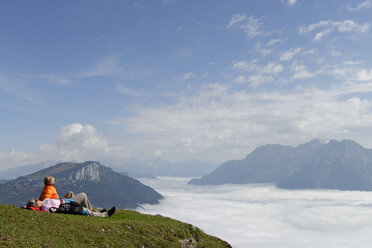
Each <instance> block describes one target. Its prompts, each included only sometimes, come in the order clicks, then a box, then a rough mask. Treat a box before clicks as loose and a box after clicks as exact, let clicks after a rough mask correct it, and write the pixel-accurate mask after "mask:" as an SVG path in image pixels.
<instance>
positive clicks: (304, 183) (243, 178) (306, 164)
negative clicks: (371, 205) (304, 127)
mask: <svg viewBox="0 0 372 248" xmlns="http://www.w3.org/2000/svg"><path fill="white" fill-rule="evenodd" d="M226 183H233V184H245V183H274V184H276V185H277V186H278V187H282V188H288V189H313V188H327V189H340V190H372V150H371V149H366V148H364V147H362V146H361V145H359V144H357V143H356V142H354V141H351V140H343V141H341V142H338V141H336V140H331V141H329V142H328V143H323V142H321V141H319V140H312V141H310V142H308V143H305V144H302V145H299V146H297V147H291V146H282V145H265V146H261V147H258V148H257V149H255V150H254V151H253V152H252V153H250V154H249V155H248V156H247V157H246V158H245V159H243V160H233V161H228V162H226V163H224V164H222V165H221V166H220V167H219V168H217V169H216V170H215V171H214V172H213V173H211V174H209V175H207V176H203V177H201V178H199V179H193V180H191V181H190V182H189V184H197V185H205V184H226Z"/></svg>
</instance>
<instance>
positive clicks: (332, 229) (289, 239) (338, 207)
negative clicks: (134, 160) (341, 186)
mask: <svg viewBox="0 0 372 248" xmlns="http://www.w3.org/2000/svg"><path fill="white" fill-rule="evenodd" d="M141 181H142V182H143V183H145V184H147V185H150V186H151V187H154V188H155V189H156V190H157V191H159V192H160V193H161V194H162V195H163V196H165V199H164V200H162V201H161V204H160V205H145V206H143V207H144V208H138V209H137V210H138V211H139V212H142V213H145V214H153V215H156V214H161V215H164V216H167V217H170V218H175V219H178V220H180V221H183V222H186V223H191V224H193V225H195V226H197V227H199V228H201V229H202V230H203V231H205V232H206V233H208V234H211V235H214V236H217V237H219V238H221V239H223V240H225V241H227V242H228V243H230V244H231V245H232V246H233V247H236V248H246V247H265V248H274V247H275V248H277V247H285V248H298V247H317V248H329V247H337V248H350V247H353V248H364V247H369V246H370V243H371V242H372V237H371V235H370V233H371V232H372V224H371V223H370V220H369V219H368V218H366V216H371V215H372V209H371V200H370V199H371V197H372V193H371V192H358V191H337V190H296V191H290V190H283V189H278V188H276V187H274V186H271V185H255V184H250V185H218V186H213V185H209V186H194V185H186V182H187V179H181V178H177V179H176V178H161V179H160V180H146V179H143V180H141ZM278 244H280V245H279V246H278Z"/></svg>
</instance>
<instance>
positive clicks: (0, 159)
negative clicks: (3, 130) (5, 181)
mask: <svg viewBox="0 0 372 248" xmlns="http://www.w3.org/2000/svg"><path fill="white" fill-rule="evenodd" d="M37 161H39V158H38V157H37V156H35V155H34V154H29V153H25V152H21V151H16V150H11V151H10V152H0V170H5V169H9V168H12V167H16V166H20V165H24V164H30V163H34V162H37Z"/></svg>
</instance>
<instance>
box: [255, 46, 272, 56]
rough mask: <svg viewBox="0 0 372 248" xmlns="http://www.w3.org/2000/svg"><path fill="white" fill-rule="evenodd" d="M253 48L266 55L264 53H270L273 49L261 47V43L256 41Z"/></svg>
mask: <svg viewBox="0 0 372 248" xmlns="http://www.w3.org/2000/svg"><path fill="white" fill-rule="evenodd" d="M255 48H256V51H257V52H259V53H260V54H262V55H263V56H266V55H268V54H270V53H272V51H273V49H269V48H265V47H262V45H261V44H260V43H257V44H256V46H255Z"/></svg>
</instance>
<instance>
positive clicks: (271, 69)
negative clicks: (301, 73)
mask: <svg viewBox="0 0 372 248" xmlns="http://www.w3.org/2000/svg"><path fill="white" fill-rule="evenodd" d="M233 68H234V69H236V70H239V71H247V72H248V71H254V72H256V73H258V74H277V73H279V72H281V71H283V66H282V65H281V64H279V63H276V62H269V63H268V64H267V65H265V66H262V65H258V64H257V60H252V61H251V62H248V61H245V60H242V61H235V62H234V63H233Z"/></svg>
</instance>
